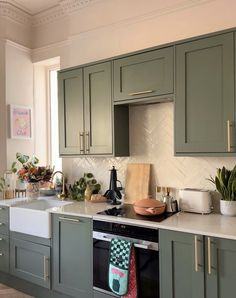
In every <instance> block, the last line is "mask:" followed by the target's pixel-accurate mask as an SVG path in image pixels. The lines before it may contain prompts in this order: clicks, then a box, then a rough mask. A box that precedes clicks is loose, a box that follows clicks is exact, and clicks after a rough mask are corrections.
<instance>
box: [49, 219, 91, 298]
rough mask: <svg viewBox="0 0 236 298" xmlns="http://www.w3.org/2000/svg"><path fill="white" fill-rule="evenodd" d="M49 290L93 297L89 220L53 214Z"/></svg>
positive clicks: (87, 297)
mask: <svg viewBox="0 0 236 298" xmlns="http://www.w3.org/2000/svg"><path fill="white" fill-rule="evenodd" d="M52 243H53V289H54V290H56V291H58V292H61V293H64V294H68V295H71V296H72V297H80V298H91V297H93V270H92V258H93V257H92V247H93V243H92V220H91V219H90V218H84V217H75V216H64V215H57V214H55V215H53V242H52Z"/></svg>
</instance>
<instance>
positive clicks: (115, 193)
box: [104, 166, 122, 205]
mask: <svg viewBox="0 0 236 298" xmlns="http://www.w3.org/2000/svg"><path fill="white" fill-rule="evenodd" d="M110 171H111V175H110V187H109V189H108V190H107V191H106V192H105V194H104V197H106V198H107V199H108V201H109V202H110V204H111V205H120V204H121V202H120V200H121V198H122V195H121V192H120V190H121V189H122V185H121V182H120V180H118V179H117V170H116V168H115V167H114V166H113V167H112V169H111V170H110ZM117 182H119V183H120V185H121V187H117Z"/></svg>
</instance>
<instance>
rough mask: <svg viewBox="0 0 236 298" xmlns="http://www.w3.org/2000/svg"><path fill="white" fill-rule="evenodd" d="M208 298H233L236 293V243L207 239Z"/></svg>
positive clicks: (233, 241)
mask: <svg viewBox="0 0 236 298" xmlns="http://www.w3.org/2000/svg"><path fill="white" fill-rule="evenodd" d="M205 253H206V264H205V268H206V298H216V297H217V298H232V297H234V296H235V293H236V282H235V281H236V241H235V240H228V239H221V238H214V237H206V245H205Z"/></svg>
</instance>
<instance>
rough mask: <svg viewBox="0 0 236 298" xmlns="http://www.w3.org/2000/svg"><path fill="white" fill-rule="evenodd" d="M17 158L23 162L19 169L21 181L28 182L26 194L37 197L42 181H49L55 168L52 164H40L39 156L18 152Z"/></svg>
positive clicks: (18, 173)
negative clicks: (30, 156)
mask: <svg viewBox="0 0 236 298" xmlns="http://www.w3.org/2000/svg"><path fill="white" fill-rule="evenodd" d="M16 158H17V160H18V161H20V163H21V164H22V167H21V168H20V169H19V170H18V171H17V175H18V178H19V180H20V181H25V182H26V196H27V197H29V198H37V197H38V196H39V187H40V182H41V181H43V182H47V181H49V180H50V179H51V177H52V174H53V169H52V168H51V167H50V166H47V167H45V166H38V162H39V160H38V158H37V157H35V156H33V157H32V158H31V159H30V158H29V156H26V155H23V154H20V153H17V155H16Z"/></svg>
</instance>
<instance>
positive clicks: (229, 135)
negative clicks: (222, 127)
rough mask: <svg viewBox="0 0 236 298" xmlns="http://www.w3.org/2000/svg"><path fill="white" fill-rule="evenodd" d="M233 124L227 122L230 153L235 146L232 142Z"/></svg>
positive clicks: (228, 149)
mask: <svg viewBox="0 0 236 298" xmlns="http://www.w3.org/2000/svg"><path fill="white" fill-rule="evenodd" d="M233 126H234V125H233V122H232V121H230V120H227V151H228V152H232V150H231V149H233V148H234V146H232V142H231V129H232V127H233Z"/></svg>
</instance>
